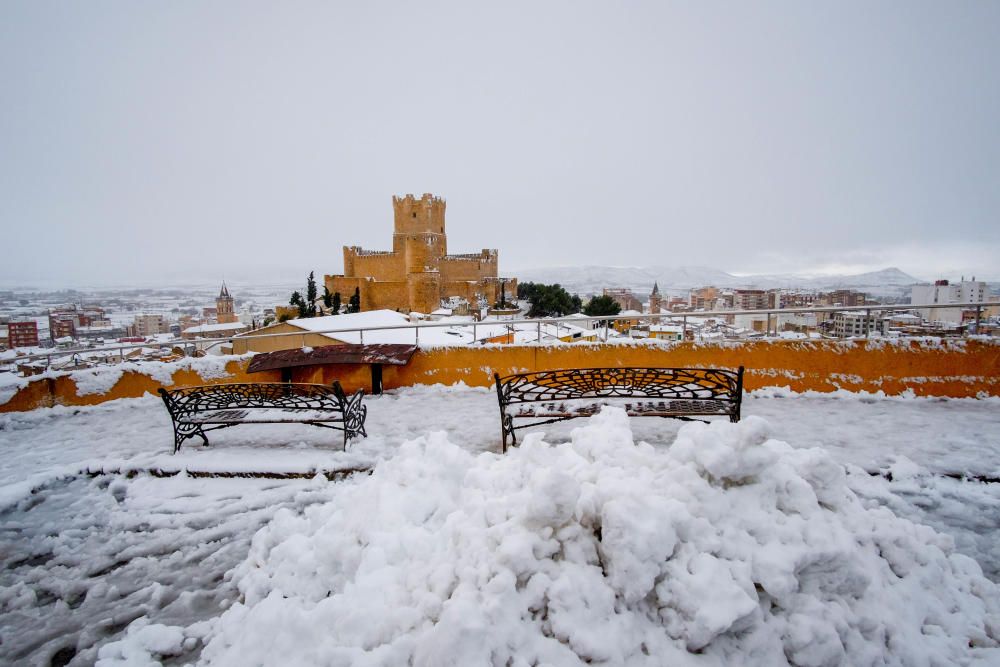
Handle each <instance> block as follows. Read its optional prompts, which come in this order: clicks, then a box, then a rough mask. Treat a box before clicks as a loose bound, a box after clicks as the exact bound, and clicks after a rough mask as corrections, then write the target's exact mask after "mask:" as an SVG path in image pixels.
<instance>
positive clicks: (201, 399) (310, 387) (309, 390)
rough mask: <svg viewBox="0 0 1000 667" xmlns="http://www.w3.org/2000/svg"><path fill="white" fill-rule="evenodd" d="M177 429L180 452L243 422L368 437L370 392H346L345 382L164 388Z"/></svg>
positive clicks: (160, 391) (161, 389)
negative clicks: (190, 441)
mask: <svg viewBox="0 0 1000 667" xmlns="http://www.w3.org/2000/svg"><path fill="white" fill-rule="evenodd" d="M159 393H160V396H161V397H162V398H163V402H164V403H165V404H166V406H167V411H168V412H169V413H170V418H171V420H172V421H173V425H174V453H175V454H176V453H177V451H178V450H180V448H181V444H183V442H184V441H185V440H187V439H188V438H193V437H194V436H198V437H200V438H201V439H202V440H203V441H204V444H205V445H206V446H207V445H208V438H207V437H206V436H205V433H207V432H208V431H215V430H217V429H220V428H229V427H231V426H238V425H240V424H310V425H312V426H322V427H324V428H332V429H337V430H339V431H343V432H344V448H345V449H346V448H347V441H348V440H349V439H350V438H352V437H354V436H356V435H362V436H365V437H368V434H367V433H366V432H365V417H366V416H367V414H368V408H367V407H366V406H364V405H362V404H361V398H362V396H364V390H363V389H358V390H357V391H356V392H355V393H354V395H353V396H350V397H348V396H347V395H346V394H344V390H343V389H342V388H341V386H340V383H339V382H334V383H333V385H332V386H326V385H321V384H291V383H281V382H275V383H241V384H213V385H204V386H197V387H184V388H181V389H170V390H167V389H163V388H160V389H159Z"/></svg>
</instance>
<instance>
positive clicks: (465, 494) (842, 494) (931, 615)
mask: <svg viewBox="0 0 1000 667" xmlns="http://www.w3.org/2000/svg"><path fill="white" fill-rule="evenodd" d="M365 400H366V404H367V405H368V407H369V418H368V426H367V428H368V432H369V434H370V437H369V438H367V439H362V440H358V441H355V442H354V443H353V444H352V446H351V447H350V448H349V450H348V451H346V452H345V451H341V446H340V443H339V439H338V438H337V437H336V434H334V433H332V432H330V431H326V430H323V429H313V428H309V427H307V426H300V425H251V426H242V427H237V428H234V429H227V430H223V431H220V432H217V433H215V434H213V446H212V447H211V448H201V447H195V446H190V445H188V446H185V448H184V449H183V450H182V451H181V453H180V454H178V455H176V456H173V455H171V454H170V453H169V452H170V449H171V446H172V438H171V429H170V423H169V418H168V416H167V413H166V411H165V410H164V408H163V405H162V403H161V402H160V401H159V399H157V398H154V397H151V396H147V397H144V398H138V399H124V400H118V401H111V402H107V403H103V404H101V405H97V406H92V407H83V408H71V407H56V408H51V409H42V410H35V411H32V412H24V413H8V414H2V415H0V448H2V451H3V454H4V456H3V457H0V489H2V496H0V504H2V506H3V507H4V508H5V509H4V510H3V512H2V514H0V540H2V544H3V551H2V553H3V557H4V569H3V570H2V571H0V605H2V606H0V613H2V616H0V618H2V620H0V632H2V636H3V640H4V641H3V644H2V646H0V651H2V653H0V661H4V662H8V663H10V664H49V662H50V661H51V660H52V659H53V656H56V655H57V654H58V658H57V661H63V662H62V663H61V664H65V661H67V660H71V661H72V662H70V664H91V663H93V662H95V661H97V662H98V664H102V665H112V664H150V663H149V661H151V660H165V661H166V662H169V664H181V663H185V662H199V663H204V664H218V665H245V664H296V665H300V664H301V665H306V664H344V665H349V664H350V665H365V664H372V665H374V664H379V665H393V664H420V665H449V664H452V665H477V664H491V663H493V662H497V661H499V664H552V665H576V664H585V662H587V663H590V664H609V665H611V664H615V665H618V664H642V665H646V664H649V665H662V664H692V665H694V664H697V665H706V664H746V665H776V664H798V665H807V664H817V665H818V664H851V665H857V664H903V665H909V664H984V665H986V664H998V662H1000V649H998V648H997V646H998V644H997V639H998V635H1000V592H998V588H997V586H996V584H995V583H993V582H995V581H997V580H998V578H1000V547H998V544H1000V541H998V539H997V538H998V537H1000V493H998V488H1000V485H997V484H990V483H981V482H974V481H966V480H962V479H957V478H955V476H954V475H955V474H956V473H958V474H968V475H975V476H978V477H980V478H984V479H985V478H997V477H1000V457H998V454H1000V439H998V436H997V435H996V434H997V432H998V429H997V427H998V425H1000V416H998V415H1000V410H998V408H1000V400H998V399H993V398H991V399H982V400H977V399H921V398H888V397H883V396H877V395H864V394H851V393H847V392H838V393H835V394H792V393H790V392H788V391H787V390H782V389H769V390H760V391H757V392H755V393H753V394H751V395H749V396H748V397H747V398H746V399H745V402H744V408H743V414H744V420H743V421H742V422H741V423H739V424H735V425H732V424H728V423H718V424H715V425H712V426H708V427H705V426H703V425H699V424H693V425H684V424H682V423H680V422H674V421H669V420H655V419H632V420H628V419H627V418H626V417H625V416H624V413H622V412H621V411H617V410H606V411H605V412H604V413H602V414H600V415H597V416H595V417H593V418H590V419H585V420H575V421H572V422H566V423H563V424H558V425H549V426H545V427H540V428H539V429H537V431H536V432H535V435H533V436H531V435H529V437H527V438H525V439H524V440H523V444H522V446H521V447H520V448H517V449H514V450H512V451H511V452H509V453H508V454H507V455H506V456H501V455H498V454H496V453H495V452H496V451H497V449H498V447H499V440H500V437H499V415H498V409H497V402H496V397H495V395H494V394H493V392H492V391H490V390H487V389H474V388H467V387H463V386H455V387H443V386H430V387H413V388H407V389H400V390H397V391H394V392H391V393H388V394H386V395H383V396H381V397H366V399H365ZM784 443H787V444H784ZM365 467H368V468H370V469H371V470H372V471H373V472H372V473H371V474H370V475H369V474H363V473H361V474H355V475H354V476H352V477H350V478H347V479H345V480H340V481H335V482H330V481H327V477H326V476H324V475H316V476H314V473H317V472H326V473H332V472H334V471H337V470H354V469H359V468H365ZM149 471H157V473H158V474H160V475H170V474H172V473H174V472H177V471H188V472H190V473H198V474H202V473H213V472H215V473H227V474H231V473H241V472H242V473H257V472H269V473H291V474H303V475H304V476H303V477H301V478H298V477H296V478H289V479H274V478H256V477H246V478H231V477H200V476H192V475H191V474H187V473H185V472H181V474H178V475H175V476H164V477H158V476H154V475H152V474H150V473H149ZM132 473H135V474H132ZM872 473H875V474H872ZM878 473H881V474H878ZM949 475H952V476H949ZM331 476H332V475H331ZM890 478H891V479H890ZM983 573H985V577H984V576H983ZM991 580H992V581H991ZM507 658H511V662H507Z"/></svg>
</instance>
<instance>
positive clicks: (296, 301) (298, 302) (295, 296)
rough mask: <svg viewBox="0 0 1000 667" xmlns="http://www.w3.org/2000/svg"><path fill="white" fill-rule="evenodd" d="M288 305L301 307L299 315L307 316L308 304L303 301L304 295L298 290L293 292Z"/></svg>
mask: <svg viewBox="0 0 1000 667" xmlns="http://www.w3.org/2000/svg"><path fill="white" fill-rule="evenodd" d="M288 305H289V306H295V307H296V308H298V309H299V317H305V310H306V304H305V302H304V301H302V295H301V294H300V293H299V291H298V290H295V291H294V292H292V298H291V299H289V300H288Z"/></svg>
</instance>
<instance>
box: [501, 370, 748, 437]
mask: <svg viewBox="0 0 1000 667" xmlns="http://www.w3.org/2000/svg"><path fill="white" fill-rule="evenodd" d="M493 377H494V378H495V379H496V385H497V396H498V398H499V400H500V428H501V432H502V436H503V451H505V452H506V451H507V441H508V439H509V440H510V443H511V444H512V445H516V444H517V437H516V435H515V431H517V430H520V429H523V428H530V427H533V426H540V425H542V424H551V423H554V422H559V421H564V420H566V419H574V418H576V417H588V416H590V415H593V414H595V413H596V412H598V411H599V410H600V409H601V407H603V406H604V405H607V404H609V402H610V400H611V399H639V400H634V401H626V402H624V403H622V402H621V401H618V400H615V401H614V403H611V404H618V405H621V407H624V408H625V411H626V412H627V413H628V414H629V415H630V416H632V417H665V418H670V419H682V420H685V421H705V420H704V419H697V417H708V416H725V417H729V420H730V421H733V422H737V421H739V420H740V403H741V402H742V399H743V367H742V366H740V367H739V370H738V371H736V372H733V371H727V370H718V369H711V368H571V369H563V370H553V371H540V372H537V373H519V374H517V375H508V376H506V377H500V374H499V373H494V374H493ZM514 406H517V407H516V408H515V407H514ZM515 419H519V420H521V419H523V420H527V421H528V422H529V423H526V424H522V425H515V424H514V420H515Z"/></svg>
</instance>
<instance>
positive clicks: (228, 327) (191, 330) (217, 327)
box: [184, 322, 249, 334]
mask: <svg viewBox="0 0 1000 667" xmlns="http://www.w3.org/2000/svg"><path fill="white" fill-rule="evenodd" d="M248 328H249V326H248V325H246V324H243V323H242V322H223V323H222V324H199V325H198V326H196V327H188V328H187V329H185V330H184V333H186V334H200V333H219V332H223V331H242V330H243V329H248Z"/></svg>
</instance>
